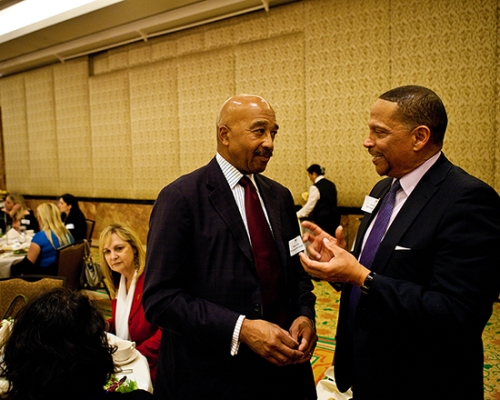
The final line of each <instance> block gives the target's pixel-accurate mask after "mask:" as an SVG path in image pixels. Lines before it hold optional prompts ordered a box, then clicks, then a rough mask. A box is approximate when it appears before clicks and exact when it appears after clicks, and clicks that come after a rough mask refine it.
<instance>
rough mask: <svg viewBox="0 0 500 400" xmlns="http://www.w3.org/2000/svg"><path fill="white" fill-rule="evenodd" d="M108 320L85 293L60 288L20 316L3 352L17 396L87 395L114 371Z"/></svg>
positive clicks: (20, 399)
mask: <svg viewBox="0 0 500 400" xmlns="http://www.w3.org/2000/svg"><path fill="white" fill-rule="evenodd" d="M113 351H114V348H113V347H111V346H110V345H109V344H108V341H107V337H106V333H105V321H104V318H103V316H102V314H101V313H100V311H99V310H98V309H97V308H96V307H95V306H94V304H93V303H92V302H91V301H90V299H89V298H88V297H87V296H86V295H85V294H83V293H80V292H75V291H72V290H70V289H64V288H58V289H54V290H51V291H49V292H47V293H45V294H42V295H41V296H39V297H38V298H35V299H33V300H31V301H30V302H29V303H28V304H27V305H26V306H25V307H24V308H23V309H22V310H21V311H20V312H19V313H18V314H17V317H16V320H15V322H14V324H13V328H12V333H11V336H10V338H9V339H8V341H7V343H6V345H5V350H4V363H5V365H4V368H3V370H2V372H1V376H3V377H4V378H5V379H7V380H8V381H9V382H10V387H9V391H8V393H7V396H8V397H7V398H8V399H12V400H48V399H65V398H67V399H72V400H73V399H74V400H80V399H86V398H89V397H91V396H96V395H97V394H98V393H100V392H102V391H103V386H104V385H105V384H106V382H107V381H108V380H109V378H110V377H111V375H112V374H113V372H114V363H113V357H112V354H113Z"/></svg>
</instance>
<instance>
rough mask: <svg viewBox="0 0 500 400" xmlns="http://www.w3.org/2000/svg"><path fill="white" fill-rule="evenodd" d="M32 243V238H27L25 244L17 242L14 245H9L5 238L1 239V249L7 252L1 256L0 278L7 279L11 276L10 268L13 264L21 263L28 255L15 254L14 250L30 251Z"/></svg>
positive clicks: (13, 242)
mask: <svg viewBox="0 0 500 400" xmlns="http://www.w3.org/2000/svg"><path fill="white" fill-rule="evenodd" d="M30 243H31V237H27V240H26V241H25V242H24V243H19V242H18V241H17V240H16V241H12V243H7V241H6V239H5V236H4V237H3V238H2V239H0V249H1V250H4V251H5V252H4V253H2V254H0V278H7V277H9V276H10V267H11V266H12V265H13V264H17V263H18V262H20V261H21V260H22V259H23V258H24V257H26V254H14V253H13V251H14V250H20V249H23V250H28V248H29V246H30Z"/></svg>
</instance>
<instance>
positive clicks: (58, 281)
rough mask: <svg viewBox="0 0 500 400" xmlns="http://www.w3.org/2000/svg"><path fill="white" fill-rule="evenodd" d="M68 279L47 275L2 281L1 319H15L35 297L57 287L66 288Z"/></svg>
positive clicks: (10, 278)
mask: <svg viewBox="0 0 500 400" xmlns="http://www.w3.org/2000/svg"><path fill="white" fill-rule="evenodd" d="M65 284H66V278H64V277H58V276H47V275H23V276H19V277H17V276H16V277H8V278H1V279H0V318H8V317H12V318H15V317H16V315H17V313H18V312H19V310H20V309H21V308H23V307H24V306H25V305H26V303H27V302H28V301H29V300H31V299H32V298H34V297H37V296H39V295H41V294H42V293H45V292H48V291H49V290H51V289H54V288H56V287H64V286H65Z"/></svg>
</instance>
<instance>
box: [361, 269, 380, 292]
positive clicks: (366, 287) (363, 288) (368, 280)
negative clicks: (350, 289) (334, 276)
mask: <svg viewBox="0 0 500 400" xmlns="http://www.w3.org/2000/svg"><path fill="white" fill-rule="evenodd" d="M375 275H377V274H376V273H375V272H373V271H372V272H370V273H369V274H368V276H367V277H366V279H365V282H364V283H363V285H362V286H361V287H360V289H361V292H362V293H364V294H368V292H369V291H370V286H371V284H372V282H373V278H375Z"/></svg>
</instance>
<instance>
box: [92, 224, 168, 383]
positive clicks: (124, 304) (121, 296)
mask: <svg viewBox="0 0 500 400" xmlns="http://www.w3.org/2000/svg"><path fill="white" fill-rule="evenodd" d="M99 254H101V270H102V274H103V277H104V283H105V285H106V287H107V288H108V291H109V296H110V298H111V318H110V319H109V320H108V322H109V332H111V333H114V334H116V336H118V337H119V338H121V339H125V340H131V341H134V342H135V343H136V348H137V350H138V351H139V352H140V353H141V354H142V355H143V356H145V357H146V358H147V360H148V364H149V369H150V371H151V380H152V381H153V383H154V380H155V376H156V364H157V362H158V352H159V349H160V341H161V330H160V329H159V328H158V327H156V326H154V325H151V324H150V323H149V322H148V321H146V317H145V316H144V308H143V306H142V288H143V286H144V274H143V272H144V266H145V262H146V252H145V251H144V247H143V245H142V243H141V240H140V239H139V236H138V235H137V233H136V232H134V231H133V230H132V229H131V228H130V227H128V226H126V225H123V224H111V225H109V226H108V227H106V228H104V230H103V231H102V232H101V236H100V237H99Z"/></svg>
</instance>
